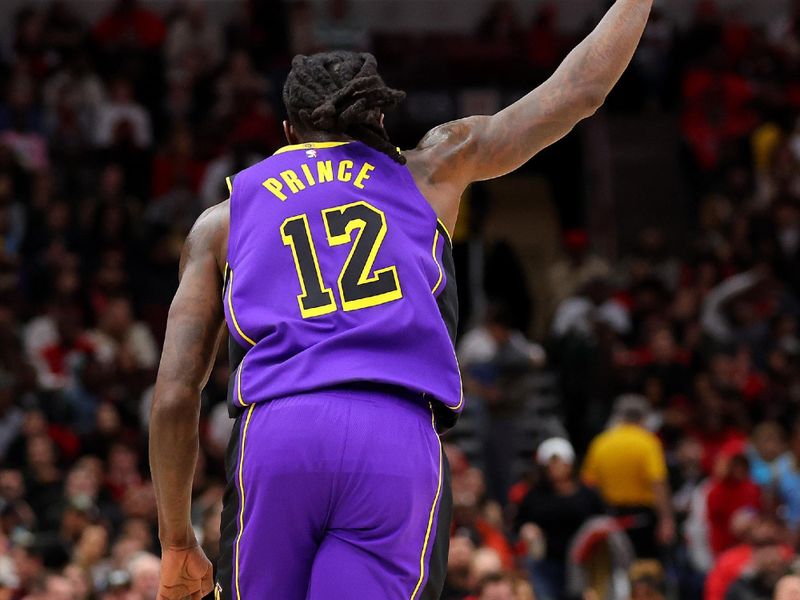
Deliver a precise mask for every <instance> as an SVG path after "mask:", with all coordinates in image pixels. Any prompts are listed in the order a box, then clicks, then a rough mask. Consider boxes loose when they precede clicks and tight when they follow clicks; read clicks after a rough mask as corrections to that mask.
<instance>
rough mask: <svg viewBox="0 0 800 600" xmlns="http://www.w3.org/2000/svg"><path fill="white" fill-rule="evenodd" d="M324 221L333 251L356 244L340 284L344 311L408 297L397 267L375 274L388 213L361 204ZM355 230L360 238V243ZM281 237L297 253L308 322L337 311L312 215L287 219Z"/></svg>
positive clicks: (326, 214)
mask: <svg viewBox="0 0 800 600" xmlns="http://www.w3.org/2000/svg"><path fill="white" fill-rule="evenodd" d="M322 220H323V222H324V223H325V231H326V233H327V234H328V244H329V245H330V246H340V245H342V244H349V243H352V244H353V247H352V248H351V249H350V254H349V255H348V256H347V260H346V261H345V263H344V266H343V267H342V271H341V273H339V279H338V282H339V297H340V299H341V302H342V309H343V310H346V311H350V310H359V309H361V308H368V307H370V306H378V305H379V304H385V303H387V302H392V301H393V300H398V299H399V298H402V297H403V293H402V291H401V290H400V282H399V281H398V279H397V268H396V267H394V266H391V267H386V268H385V269H380V270H377V271H375V270H373V265H374V264H375V258H376V257H377V255H378V251H379V250H380V247H381V244H382V243H383V239H384V237H386V216H385V215H384V214H383V212H382V211H380V210H378V209H377V208H375V207H374V206H372V205H371V204H368V203H367V202H364V201H359V202H353V203H352V204H345V205H344V206H336V207H334V208H328V209H326V210H323V211H322ZM355 230H357V231H358V233H356V235H355V241H354V240H353V231H355ZM281 237H282V238H283V243H284V244H285V245H286V246H289V247H290V248H291V249H292V256H293V257H294V266H295V268H296V269H297V277H298V279H299V280H300V289H301V291H302V293H301V294H300V295H298V296H297V302H298V304H299V305H300V313H301V314H302V315H303V318H304V319H307V318H309V317H318V316H320V315H326V314H328V313H332V312H334V311H335V310H336V309H337V305H336V300H335V298H334V297H333V292H332V291H331V289H330V288H326V287H325V283H324V282H323V280H322V273H321V271H320V267H319V260H318V259H317V250H316V247H315V246H314V240H313V239H312V238H311V229H310V227H309V225H308V215H306V214H302V215H297V216H296V217H291V218H289V219H286V220H285V221H284V222H283V224H282V225H281Z"/></svg>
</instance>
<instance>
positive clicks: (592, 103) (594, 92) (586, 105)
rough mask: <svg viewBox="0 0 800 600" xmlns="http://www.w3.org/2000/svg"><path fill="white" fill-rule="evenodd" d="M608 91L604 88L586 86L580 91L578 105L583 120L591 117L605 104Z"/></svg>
mask: <svg viewBox="0 0 800 600" xmlns="http://www.w3.org/2000/svg"><path fill="white" fill-rule="evenodd" d="M607 96H608V90H607V89H606V88H605V87H603V86H599V85H596V86H586V87H585V88H584V89H582V90H581V91H580V94H579V96H578V100H577V104H578V107H579V109H580V111H581V114H582V115H583V118H584V119H585V118H588V117H591V116H592V115H593V114H595V113H596V112H597V111H598V110H600V108H601V107H602V106H603V104H605V102H606V97H607Z"/></svg>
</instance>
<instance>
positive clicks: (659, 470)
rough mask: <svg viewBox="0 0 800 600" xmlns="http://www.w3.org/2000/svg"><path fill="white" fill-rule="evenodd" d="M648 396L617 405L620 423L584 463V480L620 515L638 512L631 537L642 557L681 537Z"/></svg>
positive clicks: (603, 435) (632, 397) (631, 397)
mask: <svg viewBox="0 0 800 600" xmlns="http://www.w3.org/2000/svg"><path fill="white" fill-rule="evenodd" d="M647 413H648V404H647V400H645V399H644V398H642V397H641V396H636V395H625V396H621V397H620V398H618V399H617V402H616V404H615V406H614V419H613V420H615V421H617V423H616V424H614V425H612V426H611V428H610V429H608V430H607V431H605V432H603V433H601V434H600V435H598V436H597V437H596V438H595V439H594V440H592V443H591V444H590V446H589V451H588V453H587V455H586V460H585V461H584V464H583V470H582V473H581V475H582V477H583V480H584V482H585V483H586V484H587V485H589V486H592V487H594V488H596V489H597V491H598V492H599V493H600V496H601V497H602V498H603V500H604V501H605V502H606V504H607V505H608V506H609V508H610V509H611V512H612V514H615V515H618V516H632V517H635V518H634V520H633V525H632V528H631V529H629V531H628V535H629V536H630V538H631V541H632V542H633V545H634V548H635V550H636V554H637V556H639V557H640V558H641V557H646V558H656V557H658V554H659V552H658V544H661V545H669V544H671V543H672V542H673V540H674V538H675V520H674V517H673V514H672V505H671V499H670V492H669V484H668V483H667V465H666V460H665V459H664V451H663V449H662V447H661V442H660V440H659V439H658V438H657V437H656V436H655V435H653V434H652V433H651V432H650V431H648V430H647V429H645V427H644V426H643V424H642V423H643V422H644V419H645V417H646V416H647Z"/></svg>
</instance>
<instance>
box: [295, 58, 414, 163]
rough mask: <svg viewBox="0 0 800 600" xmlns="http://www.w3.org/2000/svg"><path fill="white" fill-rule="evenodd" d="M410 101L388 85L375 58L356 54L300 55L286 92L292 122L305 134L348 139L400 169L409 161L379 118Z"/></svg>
mask: <svg viewBox="0 0 800 600" xmlns="http://www.w3.org/2000/svg"><path fill="white" fill-rule="evenodd" d="M405 97H406V94H405V92H401V91H399V90H394V89H392V88H390V87H388V86H387V85H386V84H385V83H384V81H383V79H382V78H381V76H380V75H379V74H378V62H377V61H376V60H375V57H374V56H372V54H368V53H356V52H343V51H337V52H325V53H321V54H314V55H312V56H303V55H299V56H295V57H294V60H292V71H291V73H289V77H288V79H287V80H286V85H285V86H284V87H283V102H284V104H285V105H286V111H287V112H288V113H289V121H290V122H291V123H292V125H294V126H295V127H297V128H298V129H299V130H300V131H303V132H314V131H319V132H325V133H334V134H343V135H346V136H348V137H351V138H353V139H354V140H358V141H360V142H363V143H365V144H367V145H368V146H371V147H373V148H375V149H376V150H379V151H381V152H383V153H385V154H387V155H389V156H390V157H391V158H392V159H393V160H395V161H397V162H398V163H400V164H401V165H404V164H406V158H405V156H403V155H402V154H401V153H400V151H399V150H398V149H397V147H396V146H395V145H394V144H392V143H391V142H390V141H389V136H388V134H387V133H386V130H385V129H384V128H383V126H382V125H381V121H380V119H381V113H384V112H386V111H388V110H391V109H392V108H394V107H396V106H397V105H398V104H400V103H401V102H402V101H403V100H404V99H405Z"/></svg>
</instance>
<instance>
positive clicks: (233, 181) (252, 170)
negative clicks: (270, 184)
mask: <svg viewBox="0 0 800 600" xmlns="http://www.w3.org/2000/svg"><path fill="white" fill-rule="evenodd" d="M274 158H275V155H270V156H267V157H265V158H262V159H261V160H259V161H257V162H254V163H253V164H251V165H249V166H247V167H245V168H244V169H242V170H241V171H238V172H236V173H232V174H231V175H229V176H228V177H226V179H225V181H226V183H227V184H228V191H229V192H230V193H231V195H232V194H233V190H234V189H237V190H238V189H242V188H244V187H249V186H251V185H253V184H256V185H261V180H262V179H263V174H264V172H265V169H267V168H269V166H270V164H273V163H274V162H275V161H274V160H273V159H274Z"/></svg>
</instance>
